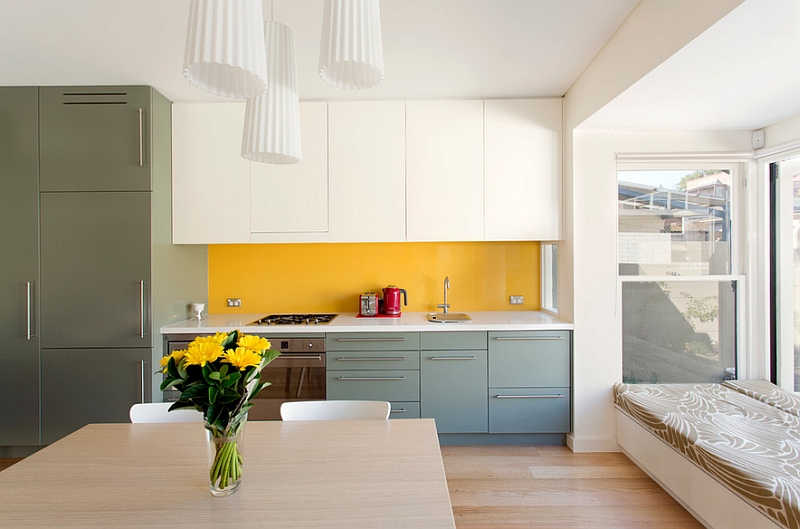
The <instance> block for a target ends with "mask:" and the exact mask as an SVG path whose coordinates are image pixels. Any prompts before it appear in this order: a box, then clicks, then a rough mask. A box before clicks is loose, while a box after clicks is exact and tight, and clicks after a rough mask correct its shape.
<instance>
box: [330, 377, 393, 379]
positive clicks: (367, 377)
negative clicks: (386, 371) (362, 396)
mask: <svg viewBox="0 0 800 529" xmlns="http://www.w3.org/2000/svg"><path fill="white" fill-rule="evenodd" d="M336 380H408V378H407V377H336Z"/></svg>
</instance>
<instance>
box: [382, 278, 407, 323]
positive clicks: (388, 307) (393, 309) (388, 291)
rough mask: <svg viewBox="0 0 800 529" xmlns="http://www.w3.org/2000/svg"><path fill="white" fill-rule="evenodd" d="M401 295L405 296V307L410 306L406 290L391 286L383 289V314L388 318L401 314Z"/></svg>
mask: <svg viewBox="0 0 800 529" xmlns="http://www.w3.org/2000/svg"><path fill="white" fill-rule="evenodd" d="M400 293H402V294H403V305H408V293H407V292H406V291H405V289H402V288H397V287H396V286H394V285H389V286H388V287H386V288H384V289H383V313H384V314H386V315H387V316H398V315H399V314H400Z"/></svg>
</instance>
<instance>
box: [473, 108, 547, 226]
mask: <svg viewBox="0 0 800 529" xmlns="http://www.w3.org/2000/svg"><path fill="white" fill-rule="evenodd" d="M484 126H485V131H484V133H485V138H484V149H485V150H484V156H485V174H484V179H485V193H486V209H485V214H486V224H485V226H486V240H492V241H497V240H537V241H539V240H555V239H559V238H560V236H561V99H516V100H511V99H507V100H488V101H485V102H484Z"/></svg>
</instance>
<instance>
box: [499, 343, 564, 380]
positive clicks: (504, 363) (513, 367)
mask: <svg viewBox="0 0 800 529" xmlns="http://www.w3.org/2000/svg"><path fill="white" fill-rule="evenodd" d="M569 385H570V333H569V331H529V332H490V333H489V387H505V388H510V387H566V386H569Z"/></svg>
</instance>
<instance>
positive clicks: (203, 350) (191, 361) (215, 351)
mask: <svg viewBox="0 0 800 529" xmlns="http://www.w3.org/2000/svg"><path fill="white" fill-rule="evenodd" d="M223 353H224V351H223V349H222V345H221V344H219V343H217V342H203V343H200V344H197V345H190V346H189V350H188V351H186V354H185V355H184V356H183V358H184V365H187V366H201V367H202V366H204V365H206V362H213V361H214V360H216V359H217V358H219V357H220V356H222V354H223Z"/></svg>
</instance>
